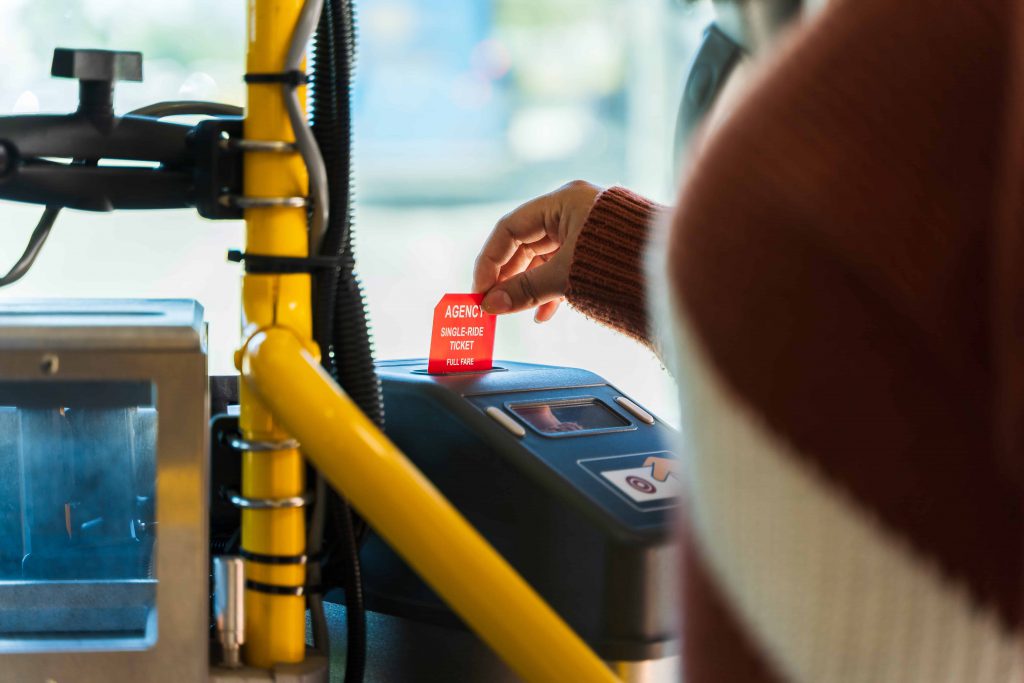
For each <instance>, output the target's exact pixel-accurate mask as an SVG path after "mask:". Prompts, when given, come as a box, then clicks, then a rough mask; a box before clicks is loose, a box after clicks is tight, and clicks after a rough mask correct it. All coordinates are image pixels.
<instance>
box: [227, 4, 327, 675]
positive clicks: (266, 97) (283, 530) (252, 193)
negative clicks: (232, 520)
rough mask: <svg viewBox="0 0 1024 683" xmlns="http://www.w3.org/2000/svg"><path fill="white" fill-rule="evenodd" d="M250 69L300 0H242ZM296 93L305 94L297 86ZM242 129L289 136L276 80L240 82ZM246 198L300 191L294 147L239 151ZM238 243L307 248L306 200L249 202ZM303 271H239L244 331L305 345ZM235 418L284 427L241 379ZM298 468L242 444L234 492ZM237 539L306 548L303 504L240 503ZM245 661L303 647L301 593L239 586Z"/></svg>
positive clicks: (261, 490) (264, 430)
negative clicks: (267, 331) (255, 506)
mask: <svg viewBox="0 0 1024 683" xmlns="http://www.w3.org/2000/svg"><path fill="white" fill-rule="evenodd" d="M248 7H249V14H248V30H247V59H246V68H247V70H248V73H277V72H280V71H282V70H283V69H284V61H285V54H286V52H287V49H288V44H289V42H290V40H291V36H292V31H293V30H294V28H295V23H296V20H297V18H298V15H299V10H300V9H301V7H302V0H249V3H248ZM300 98H302V100H303V101H304V99H305V88H302V89H301V92H300ZM244 131H245V132H244V134H245V137H246V138H247V139H252V140H285V141H289V142H291V141H294V139H295V137H294V134H293V132H292V128H291V125H290V123H289V120H288V115H287V112H286V110H285V105H284V99H283V97H282V93H281V85H280V84H279V83H260V84H250V85H249V86H248V108H247V112H246V118H245V124H244ZM244 164H245V195H246V196H247V197H301V196H305V195H306V193H307V178H306V170H305V166H304V164H303V163H302V160H301V158H300V157H299V155H298V154H294V153H293V154H281V153H268V152H247V153H246V155H245V160H244ZM245 222H246V251H247V252H249V253H253V254H269V255H275V256H306V255H307V251H308V247H307V244H308V237H307V228H306V209H305V208H301V207H300V208H287V207H270V208H250V209H247V210H246V211H245ZM310 296H311V285H310V277H309V275H246V276H245V278H244V280H243V282H242V314H243V321H242V324H243V337H244V338H245V339H248V338H249V337H251V336H252V335H253V334H255V333H256V332H257V331H258V330H260V329H262V328H265V327H270V326H282V327H286V328H288V329H289V330H291V332H292V334H294V335H296V336H297V337H298V338H299V339H302V340H303V341H304V342H305V343H306V344H308V345H309V346H310V347H311V348H312V342H311V341H310V338H311V335H312V313H311V310H310V308H311V301H310ZM240 394H241V395H240V403H241V415H240V427H241V430H242V435H243V437H244V438H245V439H248V440H252V441H282V440H285V439H287V438H288V436H289V435H288V433H287V431H285V430H284V429H283V428H282V427H281V425H280V424H279V423H278V421H277V420H276V419H275V418H274V416H273V415H272V414H271V413H270V412H269V411H268V410H267V408H266V407H265V406H264V404H263V403H262V402H261V401H260V400H259V399H258V398H256V397H255V396H254V395H253V393H252V392H251V391H250V390H249V387H247V386H246V385H245V384H244V383H243V384H242V386H241V388H240ZM304 473H305V468H304V463H303V459H302V456H301V455H300V453H299V452H298V451H297V450H295V449H285V450H278V451H259V452H254V451H247V452H245V453H243V455H242V495H243V496H245V497H251V498H288V497H293V496H298V495H300V494H302V493H303V492H304V491H305V486H306V483H305V474H304ZM242 548H243V549H245V550H247V551H249V552H252V553H258V554H261V555H301V554H303V553H304V552H305V549H306V525H305V516H304V512H303V510H302V509H301V508H292V509H277V510H243V511H242ZM245 571H246V578H247V579H248V580H252V581H255V582H259V583H263V584H271V585H277V586H301V585H303V584H304V583H305V580H306V571H305V567H304V566H303V565H301V564H292V565H287V564H279V565H275V564H266V563H260V562H256V561H246V567H245ZM245 617H246V619H245V625H246V642H245V651H244V655H245V660H246V662H247V663H248V664H251V665H254V666H260V667H269V666H272V665H274V664H277V663H292V662H300V661H302V659H303V658H304V656H305V645H306V607H305V599H304V598H302V597H298V596H295V595H274V594H270V593H267V592H262V591H258V590H251V589H248V588H247V589H246V592H245Z"/></svg>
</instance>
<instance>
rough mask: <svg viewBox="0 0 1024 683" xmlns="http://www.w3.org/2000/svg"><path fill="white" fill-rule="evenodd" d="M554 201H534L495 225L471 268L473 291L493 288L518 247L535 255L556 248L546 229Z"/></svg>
mask: <svg viewBox="0 0 1024 683" xmlns="http://www.w3.org/2000/svg"><path fill="white" fill-rule="evenodd" d="M555 201H556V200H554V199H553V198H552V197H551V196H550V195H544V196H543V197H537V198H536V199H533V200H531V201H528V202H526V203H525V204H523V205H522V206H520V207H519V208H517V209H515V210H514V211H512V212H511V213H508V214H506V215H505V216H504V217H503V218H502V219H501V220H499V221H498V223H497V225H495V226H494V229H493V230H492V231H491V234H490V235H489V236H488V238H487V241H486V242H484V246H483V248H482V249H481V250H480V255H479V256H477V259H476V264H475V265H474V267H473V291H475V292H486V291H487V290H488V289H490V288H491V287H493V286H494V284H495V283H496V282H497V281H498V277H499V274H500V273H501V269H502V267H503V266H505V265H506V264H507V263H508V262H509V261H510V260H512V258H513V257H514V256H515V254H516V252H517V250H518V249H519V247H520V246H522V245H531V246H533V247H535V250H534V251H535V253H548V252H550V251H553V250H555V249H557V248H558V243H557V242H555V241H554V240H553V239H552V238H551V236H550V235H548V232H547V229H546V226H547V225H549V224H550V213H551V211H552V210H553V207H552V206H551V205H552V204H553V203H554V202H555Z"/></svg>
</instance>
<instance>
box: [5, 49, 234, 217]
mask: <svg viewBox="0 0 1024 683" xmlns="http://www.w3.org/2000/svg"><path fill="white" fill-rule="evenodd" d="M51 73H52V74H53V75H54V76H56V77H61V78H77V79H78V80H79V104H78V109H77V110H76V111H75V112H73V113H71V114H63V115H52V114H47V115H16V116H0V199H8V200H13V201H19V202H28V203H32V204H42V205H46V206H59V207H67V208H71V209H79V210H84V211H113V210H115V209H172V208H187V207H195V208H196V209H197V210H198V212H199V214H200V215H201V216H203V217H204V218H211V219H239V218H242V209H241V208H240V207H239V206H237V205H235V204H233V203H231V202H225V201H223V199H222V198H223V197H233V196H238V195H240V194H241V192H242V154H241V151H242V150H243V147H242V146H240V145H237V144H235V145H229V144H225V140H228V139H231V140H239V139H241V137H242V120H241V119H240V118H219V119H212V120H205V121H202V122H200V123H199V124H197V125H195V126H189V125H183V124H179V123H171V122H168V121H162V120H159V119H158V118H155V117H151V116H133V115H126V116H117V115H116V113H115V112H114V108H113V93H114V85H115V83H116V82H117V81H141V80H142V55H141V54H140V53H138V52H114V51H109V50H68V49H64V48H58V49H57V50H55V51H54V56H53V67H52V71H51ZM72 159H81V160H85V161H88V162H92V163H80V164H72V163H71V160H72ZM100 161H103V162H104V163H102V164H101V163H99V162H100ZM140 162H142V163H140Z"/></svg>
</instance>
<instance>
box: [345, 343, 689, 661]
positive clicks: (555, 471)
mask: <svg viewBox="0 0 1024 683" xmlns="http://www.w3.org/2000/svg"><path fill="white" fill-rule="evenodd" d="M495 365H496V366H500V368H501V369H499V370H495V371H492V372H488V373H472V374H462V375H440V376H438V375H434V376H431V375H427V374H425V373H424V372H423V370H424V368H425V366H426V363H425V361H422V360H419V361H415V360H413V361H390V362H380V363H378V364H377V370H378V373H379V375H380V378H381V381H382V384H383V389H384V403H385V409H386V411H387V415H388V422H387V427H386V431H387V434H388V436H389V437H390V438H391V439H392V440H393V441H394V442H395V443H396V444H397V445H398V446H399V448H401V449H402V450H403V451H404V452H405V454H406V455H407V456H408V457H409V458H410V459H412V460H413V462H414V463H415V464H416V465H417V466H418V467H419V468H420V469H421V470H422V471H423V473H424V474H425V475H426V476H427V477H428V478H429V479H430V480H431V481H432V482H433V483H434V484H435V485H436V486H437V487H438V488H439V489H440V490H441V492H442V493H443V494H444V495H445V496H446V497H448V499H449V500H450V501H451V502H452V503H453V504H454V505H455V506H456V507H457V508H458V509H459V511H460V512H461V513H462V514H463V515H465V516H466V517H467V518H468V520H469V521H470V522H471V523H472V524H473V525H474V526H475V527H476V528H477V529H478V530H479V531H480V532H481V533H482V534H483V535H484V536H485V537H486V538H487V540H488V541H490V542H491V543H492V544H493V545H494V546H495V547H496V548H497V549H498V550H499V551H500V552H501V553H502V555H503V556H504V557H505V558H506V559H507V560H509V562H510V563H511V564H512V565H513V566H514V567H515V568H516V569H517V570H518V571H519V572H520V573H521V574H522V575H523V577H524V578H525V579H526V580H527V581H528V582H530V584H531V585H533V586H534V588H536V589H537V590H538V592H539V593H540V594H541V595H542V596H543V597H544V598H545V599H546V600H547V601H548V602H549V603H550V604H551V606H552V607H553V608H554V609H555V610H556V611H558V613H559V614H560V615H561V616H562V617H563V618H564V619H565V620H566V621H567V622H568V623H569V625H570V626H572V627H573V628H574V629H575V630H576V631H577V632H578V633H579V634H580V635H581V636H582V637H583V638H584V639H585V640H586V641H587V642H588V643H589V644H590V645H591V646H592V647H594V648H595V650H596V651H597V652H598V654H599V655H600V656H601V657H602V658H604V659H607V660H615V661H638V660H647V659H658V658H662V657H668V656H671V655H674V654H677V651H678V649H677V648H678V639H677V620H676V613H677V611H678V602H677V600H676V580H677V574H678V554H677V548H676V546H675V544H674V543H673V541H672V536H671V520H672V518H673V517H674V515H675V514H676V512H677V504H678V503H677V501H672V502H671V503H669V504H666V505H665V506H663V507H661V508H659V509H639V508H638V506H636V505H632V504H630V502H629V500H628V499H627V498H625V497H624V496H622V495H621V494H619V493H617V492H616V491H615V490H614V487H612V486H609V485H608V484H607V483H606V482H603V481H602V480H601V478H600V477H599V476H595V474H594V472H592V471H590V470H588V467H589V465H588V463H591V462H600V461H601V459H603V458H609V459H612V460H613V461H614V460H615V459H616V458H619V457H622V458H625V459H626V460H631V461H632V460H638V461H642V460H643V458H642V457H640V456H641V455H644V454H654V453H660V454H663V455H668V454H667V453H666V451H671V450H672V449H673V448H674V444H675V441H676V438H675V437H676V435H675V432H673V430H672V429H671V428H670V427H668V426H667V425H665V424H664V423H663V422H661V421H660V420H656V422H655V424H653V425H648V424H646V423H644V422H642V421H640V420H638V419H636V417H635V416H634V415H632V414H631V413H630V412H629V411H627V410H624V409H623V408H622V406H619V405H618V404H617V403H615V397H618V396H623V394H622V393H621V392H619V391H618V390H617V389H615V387H613V386H611V385H609V384H608V383H607V382H606V381H605V380H603V379H602V378H601V377H599V376H597V375H595V374H593V373H590V372H586V371H583V370H576V369H572V368H558V367H547V366H540V365H530V364H524V363H509V362H498V361H496V362H495ZM573 397H596V399H597V400H600V401H601V402H603V403H605V405H606V406H609V407H611V408H612V409H613V410H615V411H616V413H618V414H619V415H621V416H622V417H623V418H625V419H626V420H628V421H629V423H630V428H628V429H620V430H616V431H605V432H601V433H593V434H580V435H574V436H571V437H566V436H561V437H558V438H550V437H546V436H544V435H543V434H541V433H540V432H539V431H536V430H532V429H530V428H529V427H528V425H525V423H524V427H526V429H525V431H526V434H525V436H523V437H521V438H520V437H516V436H515V435H513V434H512V433H511V432H509V431H508V430H507V429H506V428H505V427H503V426H502V425H500V424H499V423H498V422H496V421H495V420H494V419H492V418H491V417H490V416H489V415H488V414H487V413H486V412H485V411H486V410H487V408H489V407H492V406H507V405H509V404H514V403H518V402H521V401H533V400H543V401H548V400H563V399H566V400H571V399H573ZM581 461H583V462H582V464H581ZM437 542H438V543H439V544H443V543H444V542H445V539H444V538H440V537H439V538H438V539H437ZM362 556H363V567H364V569H363V574H364V577H365V580H366V591H367V607H368V608H369V609H371V610H374V611H377V612H382V613H386V614H394V615H398V616H406V617H408V618H412V619H415V620H421V621H430V622H434V623H438V624H445V625H452V624H457V623H459V622H458V620H457V618H456V617H455V616H454V615H453V614H451V612H450V611H449V610H448V609H447V608H446V607H445V606H444V605H443V603H441V601H440V600H439V599H438V598H437V597H436V596H435V595H434V593H433V592H432V591H431V590H430V589H429V588H427V587H426V586H425V585H424V584H423V583H422V582H421V581H420V580H419V578H418V577H416V575H415V574H413V573H412V571H411V570H409V569H408V567H407V566H406V565H405V564H404V563H403V562H402V561H401V560H400V559H399V558H398V557H397V556H396V555H394V553H393V552H392V551H391V550H390V549H389V548H388V547H387V546H386V545H385V544H384V543H383V542H382V541H381V540H380V539H379V538H376V537H371V539H370V540H369V541H368V542H367V545H366V546H365V547H364V549H363V553H362Z"/></svg>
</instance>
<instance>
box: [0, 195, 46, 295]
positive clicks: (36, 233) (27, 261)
mask: <svg viewBox="0 0 1024 683" xmlns="http://www.w3.org/2000/svg"><path fill="white" fill-rule="evenodd" d="M60 209H61V207H59V206H48V207H46V209H45V210H44V211H43V215H42V216H41V217H40V218H39V222H38V223H36V228H35V230H33V231H32V236H31V237H29V238H28V246H26V247H25V251H24V252H23V253H22V254H21V258H19V259H18V260H17V262H16V263H15V264H14V265H13V266H11V269H10V270H9V271H7V274H6V275H4V276H3V277H2V278H0V287H6V286H7V285H9V284H13V283H15V282H17V281H18V280H20V279H21V278H23V277H24V276H25V273H27V272H28V271H29V268H31V267H32V264H33V263H35V262H36V258H37V257H38V256H39V252H40V251H42V249H43V245H44V244H45V243H46V238H47V237H49V236H50V229H51V228H53V224H54V222H55V221H56V220H57V215H58V214H59V213H60Z"/></svg>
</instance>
